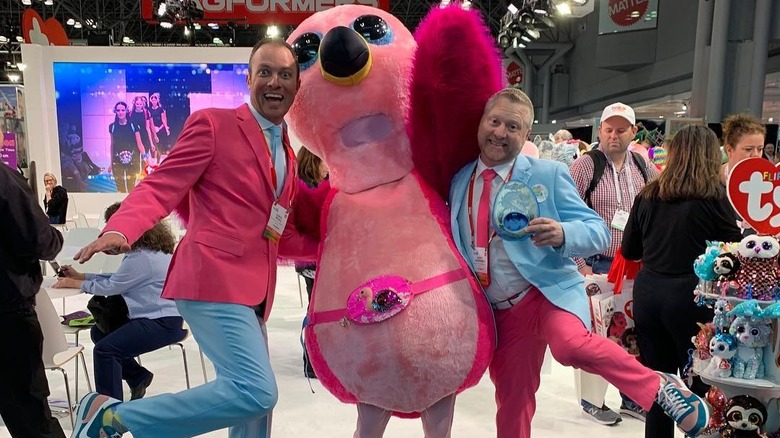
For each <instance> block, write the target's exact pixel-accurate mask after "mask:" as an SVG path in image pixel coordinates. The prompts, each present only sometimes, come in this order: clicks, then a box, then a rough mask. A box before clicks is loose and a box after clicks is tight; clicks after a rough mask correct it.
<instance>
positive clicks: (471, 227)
mask: <svg viewBox="0 0 780 438" xmlns="http://www.w3.org/2000/svg"><path fill="white" fill-rule="evenodd" d="M513 170H514V164H513V165H512V168H511V169H509V175H507V176H506V179H505V180H504V182H503V183H502V184H501V186H502V187H503V186H504V184H506V183H507V181H509V179H510V178H512V171H513ZM483 171H484V170H483ZM496 174H497V175H498V172H496ZM476 176H477V168H476V167H475V168H474V171H473V172H471V179H469V203H468V207H469V208H468V214H469V231H470V232H471V243H472V246H474V214H473V210H474V180H475V179H476ZM498 177H499V178H500V177H501V175H498ZM485 183H492V181H482V184H485ZM490 190H491V194H492V193H493V187H491V188H490ZM494 237H496V230H493V234H491V235H490V237H488V243H489V242H490V241H491V240H493V238H494Z"/></svg>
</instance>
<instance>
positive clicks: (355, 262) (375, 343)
mask: <svg viewBox="0 0 780 438" xmlns="http://www.w3.org/2000/svg"><path fill="white" fill-rule="evenodd" d="M288 42H289V43H290V44H291V45H292V46H293V49H294V50H295V53H296V56H297V58H298V61H299V63H300V67H301V87H300V90H299V92H298V95H297V98H296V100H295V103H294V104H293V106H292V108H291V110H290V113H289V121H290V125H291V128H292V130H293V131H294V132H295V133H296V135H297V136H298V137H299V138H300V140H301V142H302V144H303V145H305V146H306V148H308V149H309V150H311V151H312V152H314V153H315V154H316V155H318V156H319V157H321V158H322V159H323V161H325V163H327V165H328V167H329V168H330V187H331V189H330V192H329V193H328V195H327V198H326V199H325V200H324V205H323V206H322V209H321V210H320V209H317V210H316V211H318V212H319V211H321V217H320V223H319V230H320V233H319V234H320V239H321V245H320V254H319V258H318V268H317V279H316V283H315V286H314V292H313V296H312V301H311V303H310V307H309V314H308V321H309V325H308V326H307V327H306V329H305V335H306V347H307V350H308V352H309V356H310V358H311V362H312V365H313V367H314V369H315V370H316V372H317V376H318V378H319V379H320V381H321V382H322V384H323V385H324V386H325V387H326V388H327V389H328V390H329V391H330V392H331V393H333V394H334V395H335V396H336V397H337V398H338V399H339V400H341V401H343V402H347V403H365V404H370V405H373V406H377V407H379V408H382V409H385V410H388V411H392V412H394V413H395V414H396V415H400V416H417V415H419V413H420V412H422V411H424V410H425V409H427V408H428V407H430V406H432V405H433V404H434V403H435V402H437V401H439V400H441V399H442V398H444V397H447V396H449V395H452V394H455V393H457V392H459V391H462V390H463V389H465V388H467V387H469V386H473V385H475V384H476V383H477V382H478V381H479V379H480V378H481V376H482V374H483V373H484V371H485V369H486V368H487V365H488V363H489V361H490V357H491V354H492V349H493V347H494V345H495V333H494V327H493V322H492V311H491V309H490V306H489V304H488V302H487V301H486V300H485V298H484V295H483V294H482V292H481V290H480V287H479V285H478V283H477V281H476V280H475V278H474V277H473V276H472V274H471V272H470V270H469V268H468V265H467V264H466V262H465V261H464V260H463V258H462V257H461V256H460V254H459V253H458V250H457V249H456V247H455V245H454V243H453V241H452V239H451V237H450V230H449V212H448V210H447V207H446V205H445V203H444V202H443V199H444V198H446V196H447V195H448V192H449V185H450V181H451V179H452V177H453V175H454V174H455V172H457V171H458V170H459V169H460V168H461V167H462V166H464V165H465V164H467V163H468V162H469V161H473V160H474V159H476V158H477V156H478V155H479V148H478V145H477V128H478V126H479V121H480V119H481V116H482V113H483V110H484V106H485V103H486V101H487V99H488V98H489V97H490V96H491V95H492V94H493V93H495V92H497V91H499V90H500V89H501V88H502V79H501V64H500V59H499V58H498V54H497V51H496V49H495V47H494V46H493V41H492V39H491V37H490V35H489V31H488V30H487V28H486V27H485V26H484V24H483V23H482V21H481V19H480V17H479V14H478V13H477V12H475V11H469V10H464V9H463V8H461V7H460V5H459V4H457V3H456V4H454V5H451V6H448V7H443V8H440V7H434V8H433V9H432V10H431V12H430V13H429V14H428V16H427V17H426V19H425V20H424V21H423V23H421V25H420V27H419V28H418V30H417V33H416V35H415V37H413V36H412V34H411V33H410V32H409V30H407V29H406V28H405V27H404V26H403V24H401V22H400V21H399V20H398V19H397V18H395V17H394V16H392V15H390V14H389V13H387V12H385V11H382V10H379V9H374V8H370V7H366V6H353V5H348V6H338V7H335V8H333V9H329V10H327V11H323V12H319V13H317V14H314V15H313V16H311V17H310V18H308V19H307V20H306V21H304V22H303V23H301V25H300V26H299V27H298V28H297V29H296V30H295V32H293V34H292V35H291V36H290V37H289V39H288Z"/></svg>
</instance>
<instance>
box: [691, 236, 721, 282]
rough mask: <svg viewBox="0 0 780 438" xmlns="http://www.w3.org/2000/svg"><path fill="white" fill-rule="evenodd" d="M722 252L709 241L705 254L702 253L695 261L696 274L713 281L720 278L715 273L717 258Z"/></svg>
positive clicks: (694, 270)
mask: <svg viewBox="0 0 780 438" xmlns="http://www.w3.org/2000/svg"><path fill="white" fill-rule="evenodd" d="M719 254H720V249H719V248H718V247H717V246H713V245H711V244H710V243H709V242H707V249H706V250H705V251H704V254H702V255H700V256H699V257H697V258H696V260H694V262H693V272H695V273H696V276H697V277H699V278H700V279H702V280H704V281H713V280H715V279H717V278H718V275H717V274H716V273H715V259H716V258H717V257H718V255H719Z"/></svg>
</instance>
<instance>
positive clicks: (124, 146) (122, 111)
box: [108, 102, 148, 193]
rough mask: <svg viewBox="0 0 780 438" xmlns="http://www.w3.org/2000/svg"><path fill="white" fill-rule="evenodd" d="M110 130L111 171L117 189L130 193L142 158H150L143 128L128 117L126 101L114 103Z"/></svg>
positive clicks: (139, 170) (138, 172)
mask: <svg viewBox="0 0 780 438" xmlns="http://www.w3.org/2000/svg"><path fill="white" fill-rule="evenodd" d="M108 132H109V134H111V172H112V173H113V174H114V179H115V181H116V189H117V191H118V192H120V193H129V192H130V191H131V190H133V187H135V181H136V179H137V178H138V175H139V174H140V173H141V158H144V159H146V158H148V154H147V153H146V149H145V148H144V144H143V142H142V141H141V130H140V129H139V128H138V126H136V125H135V124H134V123H132V122H130V120H128V118H127V104H126V103H124V102H117V103H116V104H115V105H114V123H112V124H110V125H108Z"/></svg>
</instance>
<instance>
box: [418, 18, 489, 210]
mask: <svg viewBox="0 0 780 438" xmlns="http://www.w3.org/2000/svg"><path fill="white" fill-rule="evenodd" d="M414 37H415V40H417V43H418V48H417V51H416V52H415V54H414V66H413V70H412V73H413V79H412V85H411V103H412V106H411V108H410V111H409V125H408V127H409V138H410V139H411V145H412V154H413V158H414V166H415V169H416V170H417V171H418V172H420V175H421V176H422V178H423V179H424V180H426V181H427V182H428V184H429V185H430V186H431V187H433V189H434V190H435V191H436V193H438V194H439V196H441V197H442V198H443V199H447V197H448V196H449V190H450V182H451V181H452V177H453V176H455V173H456V172H457V171H458V170H460V169H461V168H462V167H463V166H465V165H466V164H468V163H469V162H471V161H474V160H476V159H477V156H478V155H479V145H478V144H477V129H478V127H479V122H480V119H481V118H482V113H483V112H484V109H485V102H486V101H487V99H488V97H490V96H491V95H493V94H494V93H495V92H497V91H498V90H500V89H501V88H503V79H502V70H501V58H500V55H499V53H498V50H497V49H496V48H495V45H494V43H493V41H494V40H493V38H492V37H491V36H490V32H489V31H488V29H486V28H485V26H484V24H483V23H482V21H481V20H480V18H479V15H478V14H477V13H476V12H474V11H466V10H463V9H461V8H460V7H457V6H452V7H448V8H433V9H432V10H431V12H430V13H429V14H428V16H427V17H426V18H425V19H424V20H423V21H422V22H421V23H420V26H419V27H418V28H417V31H416V32H415V34H414Z"/></svg>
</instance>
